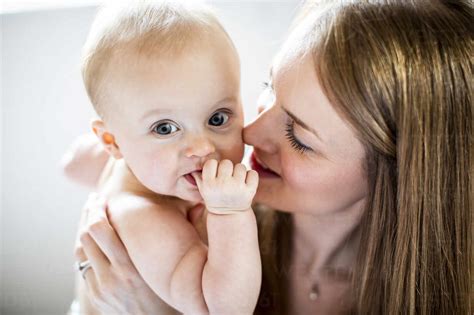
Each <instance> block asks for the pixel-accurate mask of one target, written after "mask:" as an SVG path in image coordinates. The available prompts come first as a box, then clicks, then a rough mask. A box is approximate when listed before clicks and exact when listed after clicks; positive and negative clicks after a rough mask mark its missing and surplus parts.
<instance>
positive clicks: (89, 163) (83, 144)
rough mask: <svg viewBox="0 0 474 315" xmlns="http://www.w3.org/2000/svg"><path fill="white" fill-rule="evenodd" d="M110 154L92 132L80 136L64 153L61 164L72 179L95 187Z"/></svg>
mask: <svg viewBox="0 0 474 315" xmlns="http://www.w3.org/2000/svg"><path fill="white" fill-rule="evenodd" d="M108 159H109V154H108V153H107V152H106V151H105V150H104V147H103V146H102V144H101V143H100V142H99V139H97V137H96V136H95V135H94V134H92V133H90V134H84V135H81V136H79V137H78V138H77V139H76V140H75V141H74V142H73V143H72V145H71V146H70V147H69V148H68V150H67V151H66V154H64V156H63V158H62V160H61V165H62V168H63V171H64V174H65V175H66V177H67V178H69V179H70V180H72V181H74V182H76V183H79V184H81V185H84V186H87V187H91V188H95V187H96V185H97V182H98V180H99V177H100V174H101V173H102V170H103V169H104V167H105V164H106V163H107V161H108Z"/></svg>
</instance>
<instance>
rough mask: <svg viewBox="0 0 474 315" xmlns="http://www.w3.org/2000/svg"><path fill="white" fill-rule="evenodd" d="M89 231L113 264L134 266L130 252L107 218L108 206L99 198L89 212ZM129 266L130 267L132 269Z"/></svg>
mask: <svg viewBox="0 0 474 315" xmlns="http://www.w3.org/2000/svg"><path fill="white" fill-rule="evenodd" d="M88 224H89V226H88V231H89V234H90V236H91V237H92V238H93V239H94V241H95V243H96V244H97V246H98V247H99V248H100V250H101V251H102V252H103V254H105V256H106V257H107V259H108V260H109V261H110V263H112V264H118V265H127V266H128V265H130V266H131V265H132V262H131V261H130V258H129V256H128V252H127V250H126V249H125V246H124V245H123V243H122V241H121V240H120V238H119V236H118V235H117V233H116V232H115V230H114V228H113V227H112V225H111V224H110V222H109V219H108V217H107V204H106V202H105V200H104V199H103V198H98V199H97V201H96V203H94V204H93V205H92V206H91V208H90V210H89V223H88ZM130 266H128V267H130Z"/></svg>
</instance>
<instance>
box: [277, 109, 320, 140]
mask: <svg viewBox="0 0 474 315" xmlns="http://www.w3.org/2000/svg"><path fill="white" fill-rule="evenodd" d="M281 108H282V109H283V111H284V112H285V113H286V114H287V115H288V116H290V117H291V119H293V120H294V121H295V122H296V123H297V124H298V125H300V126H301V127H303V128H304V129H306V130H308V131H309V132H311V133H312V134H314V135H315V136H316V137H317V138H318V139H319V140H321V141H322V142H324V140H323V138H321V136H320V135H319V133H318V132H317V131H316V130H315V129H314V128H311V127H310V126H308V125H307V124H306V123H305V122H303V121H302V120H301V119H299V118H298V117H296V116H295V114H293V113H292V112H290V111H289V110H288V109H286V108H285V107H283V106H282V107H281Z"/></svg>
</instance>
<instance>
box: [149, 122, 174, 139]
mask: <svg viewBox="0 0 474 315" xmlns="http://www.w3.org/2000/svg"><path fill="white" fill-rule="evenodd" d="M179 130H180V129H179V127H178V126H177V125H176V124H175V123H173V122H171V121H159V122H157V123H156V124H154V125H153V127H152V132H153V133H155V134H157V135H159V136H169V135H171V134H173V133H175V132H178V131H179Z"/></svg>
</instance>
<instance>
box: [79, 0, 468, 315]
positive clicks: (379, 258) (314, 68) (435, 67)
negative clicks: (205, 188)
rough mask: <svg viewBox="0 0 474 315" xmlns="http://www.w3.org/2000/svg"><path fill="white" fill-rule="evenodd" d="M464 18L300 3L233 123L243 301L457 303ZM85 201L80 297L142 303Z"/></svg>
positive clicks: (410, 5) (387, 306)
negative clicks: (247, 119) (255, 96)
mask: <svg viewBox="0 0 474 315" xmlns="http://www.w3.org/2000/svg"><path fill="white" fill-rule="evenodd" d="M328 3H329V2H328ZM472 20H473V8H472V5H471V4H469V3H468V2H467V1H430V2H429V4H428V3H427V2H426V1H350V2H345V3H341V2H337V3H334V4H328V5H309V6H308V8H306V10H304V13H303V14H302V16H301V17H300V19H299V21H300V22H299V23H298V24H297V25H296V27H295V28H294V30H293V32H292V34H291V36H290V37H289V39H288V41H287V42H286V44H285V46H284V47H283V49H282V50H281V52H280V53H279V55H278V56H277V58H276V59H275V62H274V64H273V68H272V72H271V84H270V85H269V88H268V90H267V91H266V93H269V94H271V95H273V96H274V97H270V98H267V100H268V102H266V103H265V104H260V105H266V108H265V109H264V111H263V112H262V113H260V115H259V117H258V118H257V119H256V120H255V121H254V122H253V123H251V124H250V125H249V126H247V127H246V129H245V131H244V140H245V142H246V143H248V144H249V145H252V146H253V147H254V151H253V154H252V157H251V164H252V166H253V168H254V169H255V170H257V171H258V172H259V174H260V185H259V189H258V192H257V195H256V198H255V202H257V203H258V204H259V205H260V209H259V210H258V211H257V213H258V217H259V230H260V248H261V254H262V260H263V267H264V279H263V287H262V290H261V292H260V299H259V303H258V305H257V309H256V313H257V314H312V313H321V314H323V313H345V312H353V313H359V314H394V313H403V314H405V313H407V314H408V313H409V314H414V313H426V314H431V313H440V314H470V313H472V302H471V298H470V296H471V294H472V284H471V283H472V262H473V261H474V259H473V257H472V230H471V223H472V214H471V208H472V188H473V186H472V179H471V177H472V154H473V150H472V148H473V143H472V141H473V140H472V139H474V135H473V130H472V120H473V115H472V114H473V108H472V92H473V91H472V67H473V65H472V51H473V50H472V48H473V29H472V27H471V23H472ZM86 209H89V214H90V215H91V216H92V218H89V219H88V223H84V226H85V232H84V233H83V234H82V236H81V241H82V246H79V247H78V248H77V255H76V257H77V259H78V260H79V261H83V260H85V259H89V260H90V261H91V264H92V269H91V270H90V271H88V272H87V273H85V279H86V281H85V283H86V284H87V290H88V293H89V294H90V297H91V300H92V301H93V302H94V303H95V305H96V306H97V307H98V308H99V309H100V310H102V311H104V312H105V313H107V312H115V313H117V312H129V313H139V312H140V311H143V312H144V313H153V307H155V306H157V305H156V301H157V299H156V297H155V296H154V295H153V292H150V290H149V289H147V286H146V284H145V283H144V282H143V280H142V279H141V278H140V276H139V274H138V273H137V272H136V270H135V269H134V268H133V265H132V264H131V262H130V260H129V258H128V255H127V254H126V251H125V249H124V248H123V246H122V245H121V243H120V241H119V240H118V238H117V236H116V235H115V233H114V231H113V229H112V228H111V226H110V225H109V223H108V221H107V219H106V215H105V206H104V204H103V203H102V205H98V206H97V205H96V206H90V205H87V206H86ZM93 209H95V211H91V210H93ZM273 209H275V210H273ZM196 214H198V212H196ZM197 216H198V215H196V217H197ZM191 220H192V221H193V222H199V220H198V219H196V218H191ZM157 265H158V266H159V262H157ZM229 303H232V301H229ZM158 306H159V305H158Z"/></svg>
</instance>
